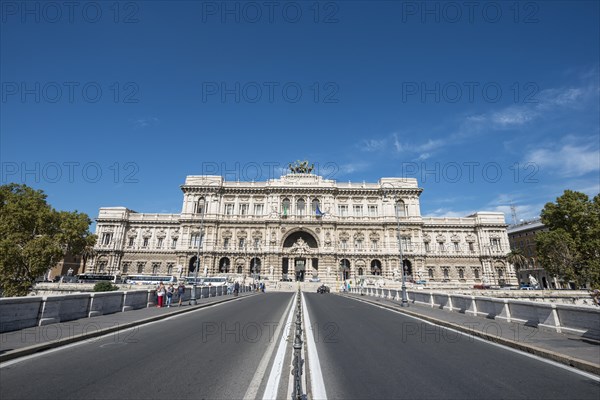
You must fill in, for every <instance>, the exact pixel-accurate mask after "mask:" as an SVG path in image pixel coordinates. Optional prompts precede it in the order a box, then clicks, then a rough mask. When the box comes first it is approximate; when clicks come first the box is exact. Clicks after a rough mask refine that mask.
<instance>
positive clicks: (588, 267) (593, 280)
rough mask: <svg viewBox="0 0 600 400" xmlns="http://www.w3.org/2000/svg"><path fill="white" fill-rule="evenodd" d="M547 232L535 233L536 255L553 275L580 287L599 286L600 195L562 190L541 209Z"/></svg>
mask: <svg viewBox="0 0 600 400" xmlns="http://www.w3.org/2000/svg"><path fill="white" fill-rule="evenodd" d="M541 217H542V223H544V225H546V227H548V229H549V231H547V232H540V233H539V234H537V235H536V247H537V253H538V258H539V260H540V262H541V263H542V265H543V266H544V268H545V269H546V270H547V271H548V272H550V273H551V274H553V275H557V276H561V277H563V278H564V279H565V280H569V281H574V282H576V283H577V285H578V286H580V287H582V286H585V285H586V284H588V283H589V284H590V285H591V286H592V287H593V288H599V287H600V194H598V195H596V196H595V197H594V198H593V199H592V200H590V198H589V197H588V196H587V195H586V194H584V193H580V192H575V191H571V190H565V192H564V193H563V195H562V196H560V197H558V198H557V199H556V203H547V204H546V205H545V206H544V209H543V210H542V214H541Z"/></svg>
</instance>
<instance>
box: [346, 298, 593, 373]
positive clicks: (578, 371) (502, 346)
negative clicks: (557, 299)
mask: <svg viewBox="0 0 600 400" xmlns="http://www.w3.org/2000/svg"><path fill="white" fill-rule="evenodd" d="M349 298H350V299H352V300H356V301H360V302H362V303H365V304H369V305H372V306H374V307H378V308H381V309H383V310H387V311H391V312H393V313H396V314H401V315H404V316H406V317H409V318H413V319H416V320H417V321H421V322H424V323H426V324H428V325H433V326H437V327H440V328H442V329H447V330H449V331H451V332H455V333H458V334H460V335H463V336H467V337H468V338H470V339H475V340H478V341H480V342H483V343H487V344H489V345H492V346H496V347H499V348H501V349H504V350H508V351H512V352H513V353H517V354H521V355H524V356H527V357H530V358H533V359H535V360H538V361H542V362H545V363H546V364H550V365H554V366H555V367H559V368H562V369H566V370H567V371H570V372H574V373H576V374H578V375H582V376H585V377H586V378H589V379H592V380H594V381H596V382H600V376H597V375H594V374H591V373H589V372H585V371H581V370H579V369H577V368H575V367H570V366H568V365H565V364H561V363H559V362H556V361H552V360H548V359H547V358H543V357H541V356H538V355H535V354H531V353H527V352H525V351H523V350H519V349H514V348H512V347H509V346H507V345H504V344H501V343H496V342H492V341H490V340H486V339H484V338H481V337H479V336H475V335H471V334H470V333H466V332H462V331H459V330H456V329H453V328H448V327H446V326H443V325H438V324H436V323H434V322H431V321H427V320H425V319H421V318H419V317H415V316H414V315H408V314H404V313H403V312H400V311H396V310H391V309H389V308H387V307H383V306H380V305H378V304H373V303H370V302H367V301H364V300H362V299H355V298H353V297H349Z"/></svg>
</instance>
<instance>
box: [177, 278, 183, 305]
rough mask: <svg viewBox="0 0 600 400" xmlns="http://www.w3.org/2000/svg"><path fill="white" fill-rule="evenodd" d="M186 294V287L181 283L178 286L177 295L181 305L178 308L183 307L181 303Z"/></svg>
mask: <svg viewBox="0 0 600 400" xmlns="http://www.w3.org/2000/svg"><path fill="white" fill-rule="evenodd" d="M184 293H185V285H184V284H183V281H180V282H179V286H177V295H178V296H179V304H178V305H177V306H178V307H181V302H182V301H183V294H184Z"/></svg>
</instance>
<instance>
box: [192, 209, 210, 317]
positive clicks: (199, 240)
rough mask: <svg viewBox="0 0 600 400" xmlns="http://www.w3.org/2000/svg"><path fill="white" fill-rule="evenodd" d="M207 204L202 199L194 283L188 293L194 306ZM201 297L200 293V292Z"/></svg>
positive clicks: (196, 302)
mask: <svg viewBox="0 0 600 400" xmlns="http://www.w3.org/2000/svg"><path fill="white" fill-rule="evenodd" d="M207 204H208V202H207V200H206V199H204V203H203V205H202V216H201V218H200V234H199V235H200V236H199V237H198V251H197V253H196V263H195V264H196V267H195V268H194V283H193V285H192V291H191V293H190V304H191V305H193V306H195V305H196V304H198V301H197V300H196V284H197V280H198V270H199V269H200V249H201V246H202V242H203V241H204V237H203V236H204V215H206V205H207ZM200 297H202V293H201V294H200Z"/></svg>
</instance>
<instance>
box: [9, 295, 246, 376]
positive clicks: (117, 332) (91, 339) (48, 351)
mask: <svg viewBox="0 0 600 400" xmlns="http://www.w3.org/2000/svg"><path fill="white" fill-rule="evenodd" d="M251 297H254V296H243V297H240V299H245V298H251ZM227 303H230V302H229V301H225V302H221V303H218V304H211V305H208V306H205V307H201V308H198V309H196V310H192V311H188V312H183V313H179V314H174V315H171V316H168V317H165V318H162V319H159V320H156V321H150V322H145V323H143V324H140V325H136V326H132V327H131V328H125V329H118V330H115V331H112V332H108V333H106V334H105V335H101V336H95V337H89V338H84V339H81V340H79V341H77V342H73V343H69V344H66V345H63V346H59V347H55V348H50V349H46V350H41V351H40V352H39V353H34V354H29V355H26V356H23V357H19V358H15V359H13V360H8V361H4V362H3V363H0V369H2V368H4V367H9V366H11V365H14V364H18V363H20V362H22V361H27V360H30V359H32V358H37V357H42V356H46V355H48V354H52V353H56V352H57V351H62V350H66V349H70V348H71V347H76V346H81V345H83V344H90V343H95V342H98V341H101V340H103V339H106V338H108V337H110V336H115V337H116V339H117V340H118V338H119V336H121V335H122V334H124V333H127V332H129V331H133V330H136V329H140V328H142V327H146V326H149V325H154V324H158V323H161V322H163V321H168V320H171V319H175V318H179V317H184V316H186V315H191V314H192V313H195V312H198V311H202V310H206V309H209V308H213V307H219V306H221V305H224V304H227ZM148 318H152V317H148ZM77 321H78V320H75V321H72V322H77ZM15 332H19V331H15Z"/></svg>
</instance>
